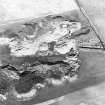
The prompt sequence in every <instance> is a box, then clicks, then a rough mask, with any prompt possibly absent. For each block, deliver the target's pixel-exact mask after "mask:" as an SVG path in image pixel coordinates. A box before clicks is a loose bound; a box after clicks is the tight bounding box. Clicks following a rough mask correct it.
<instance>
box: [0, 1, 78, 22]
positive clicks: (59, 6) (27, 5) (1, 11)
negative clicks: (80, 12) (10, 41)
mask: <svg viewBox="0 0 105 105" xmlns="http://www.w3.org/2000/svg"><path fill="white" fill-rule="evenodd" d="M73 9H78V6H77V5H76V3H75V2H74V0H0V21H7V20H12V19H19V18H30V17H35V18H36V17H40V16H45V15H49V14H56V13H62V12H67V11H70V10H73Z"/></svg>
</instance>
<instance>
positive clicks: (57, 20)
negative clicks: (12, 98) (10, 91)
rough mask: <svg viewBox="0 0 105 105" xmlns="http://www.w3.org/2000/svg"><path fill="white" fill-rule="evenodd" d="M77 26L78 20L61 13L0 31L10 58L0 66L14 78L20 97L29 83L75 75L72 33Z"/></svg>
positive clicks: (58, 80) (75, 51)
mask: <svg viewBox="0 0 105 105" xmlns="http://www.w3.org/2000/svg"><path fill="white" fill-rule="evenodd" d="M81 28H82V25H81V23H80V22H77V21H74V20H73V21H71V20H69V19H66V18H64V17H62V16H48V17H46V18H44V19H41V20H38V21H37V22H34V21H30V22H25V23H23V24H21V25H19V26H14V28H13V29H12V28H8V29H7V30H5V31H4V32H3V34H2V37H1V38H0V40H1V41H2V43H0V45H1V46H8V47H9V57H10V58H11V59H10V61H9V60H8V61H6V63H7V64H5V65H3V66H1V70H5V71H6V72H4V73H6V75H8V76H9V77H10V78H12V80H13V81H14V80H16V82H15V83H14V87H15V88H14V89H15V90H16V91H17V93H19V94H20V96H21V97H22V99H23V98H24V94H25V93H27V92H29V91H30V90H31V89H33V87H34V88H35V89H38V88H41V87H43V86H47V85H48V84H53V85H58V84H59V83H60V84H63V83H64V82H65V81H66V80H68V81H70V80H71V79H72V78H73V77H76V78H77V76H78V69H79V66H80V60H79V57H78V54H79V51H78V47H77V43H76V40H75V38H74V37H73V33H74V32H76V31H79V30H81ZM16 65H18V66H16ZM8 70H9V71H10V72H7V71H8ZM13 71H14V72H15V73H13ZM11 75H12V76H11ZM54 81H55V82H54ZM39 84H40V85H39ZM30 92H31V91H30ZM15 93H16V92H15ZM17 93H16V94H17ZM16 94H15V95H16ZM17 99H18V95H17ZM29 99H30V98H29ZM19 100H20V99H19ZM26 100H28V98H26Z"/></svg>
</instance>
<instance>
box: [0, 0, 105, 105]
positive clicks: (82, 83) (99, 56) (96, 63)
mask: <svg viewBox="0 0 105 105" xmlns="http://www.w3.org/2000/svg"><path fill="white" fill-rule="evenodd" d="M79 1H80V3H81V4H82V5H83V7H84V8H85V9H86V12H87V13H88V15H89V17H91V19H92V22H93V23H94V24H95V25H96V28H97V30H98V32H99V35H100V37H101V39H102V41H103V42H105V36H104V33H105V29H104V22H105V14H104V10H105V6H104V4H105V1H104V0H100V1H99V0H79ZM80 57H81V59H83V64H82V66H81V78H80V79H79V80H78V81H77V82H76V83H74V84H68V85H66V86H63V87H60V88H52V89H51V90H52V91H50V90H46V89H45V90H44V91H43V92H41V94H40V95H39V96H38V97H36V98H35V99H34V100H33V101H35V102H36V103H37V102H43V101H46V100H48V99H52V98H55V97H60V96H63V95H65V94H68V93H69V94H68V95H66V96H64V99H63V100H62V101H60V102H56V103H54V104H52V105H79V104H80V103H87V104H88V105H104V104H105V101H104V99H105V89H104V87H105V69H104V68H105V64H104V63H105V53H104V51H99V50H95V51H94V50H91V51H90V52H86V50H81V53H80ZM58 90H60V91H58ZM45 93H46V95H45ZM49 94H50V96H49ZM0 105H2V104H1V103H0ZM10 105H14V102H11V104H10ZM15 105H30V103H28V102H27V104H26V103H22V104H20V103H16V104H15ZM42 105H44V104H42Z"/></svg>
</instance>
